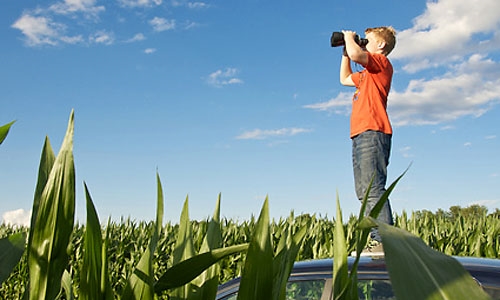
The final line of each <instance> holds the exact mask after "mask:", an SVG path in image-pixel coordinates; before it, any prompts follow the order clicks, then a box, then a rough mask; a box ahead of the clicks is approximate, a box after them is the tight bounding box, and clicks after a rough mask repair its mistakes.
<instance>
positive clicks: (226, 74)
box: [207, 68, 243, 87]
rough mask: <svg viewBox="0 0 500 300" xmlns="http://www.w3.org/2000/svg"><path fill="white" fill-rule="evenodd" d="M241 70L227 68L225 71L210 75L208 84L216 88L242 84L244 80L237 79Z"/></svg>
mask: <svg viewBox="0 0 500 300" xmlns="http://www.w3.org/2000/svg"><path fill="white" fill-rule="evenodd" d="M238 73H239V70H238V69H236V68H226V69H225V70H217V71H215V72H213V73H212V74H210V75H208V78H207V83H208V84H209V85H212V86H215V87H222V86H225V85H232V84H242V83H243V80H241V79H240V78H238V77H236V75H237V74H238Z"/></svg>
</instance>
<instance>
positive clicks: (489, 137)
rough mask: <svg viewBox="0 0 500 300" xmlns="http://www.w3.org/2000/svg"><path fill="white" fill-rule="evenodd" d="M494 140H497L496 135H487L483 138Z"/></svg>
mask: <svg viewBox="0 0 500 300" xmlns="http://www.w3.org/2000/svg"><path fill="white" fill-rule="evenodd" d="M496 138H497V136H496V135H487V136H485V137H484V139H485V140H494V139H496Z"/></svg>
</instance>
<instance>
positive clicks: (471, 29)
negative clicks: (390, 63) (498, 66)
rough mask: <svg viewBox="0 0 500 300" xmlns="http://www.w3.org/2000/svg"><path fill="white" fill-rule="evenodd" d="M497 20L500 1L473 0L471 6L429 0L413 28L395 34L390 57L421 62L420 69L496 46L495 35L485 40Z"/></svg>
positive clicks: (450, 0)
mask: <svg viewBox="0 0 500 300" xmlns="http://www.w3.org/2000/svg"><path fill="white" fill-rule="evenodd" d="M443 12H446V13H443ZM498 20H500V2H498V1H496V0H484V1H476V2H474V4H473V5H471V3H470V2H469V1H466V0H457V1H455V0H439V1H428V2H427V7H426V10H425V12H424V13H423V14H422V15H420V16H418V17H416V18H415V19H414V20H413V27H411V28H408V29H405V30H402V31H400V32H399V33H398V35H397V39H398V43H397V46H396V48H395V49H394V52H393V53H392V54H391V57H392V58H394V59H403V60H408V61H411V62H412V63H413V64H418V62H422V64H423V65H422V68H426V67H429V66H435V65H447V64H449V62H450V61H453V60H457V59H459V58H460V57H462V56H464V55H468V54H470V53H475V52H477V51H478V50H480V51H485V50H488V49H491V47H486V46H487V45H490V44H492V43H493V44H496V47H497V48H498V45H499V44H498V42H500V40H499V39H498V36H497V35H493V36H489V37H488V38H486V39H485V36H488V34H495V33H497V32H498V31H499V29H500V23H499V21H498ZM477 35H481V37H478V36H477ZM478 39H479V40H478ZM416 69H418V68H416Z"/></svg>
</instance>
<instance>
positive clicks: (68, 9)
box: [49, 0, 106, 17]
mask: <svg viewBox="0 0 500 300" xmlns="http://www.w3.org/2000/svg"><path fill="white" fill-rule="evenodd" d="M95 4H96V0H65V1H64V2H59V3H56V4H53V5H51V6H50V7H49V10H51V11H53V12H54V13H57V14H62V15H68V14H73V13H79V12H81V13H84V14H85V15H87V16H88V17H97V15H98V14H99V13H100V12H103V11H105V10H106V9H105V7H104V6H96V5H95Z"/></svg>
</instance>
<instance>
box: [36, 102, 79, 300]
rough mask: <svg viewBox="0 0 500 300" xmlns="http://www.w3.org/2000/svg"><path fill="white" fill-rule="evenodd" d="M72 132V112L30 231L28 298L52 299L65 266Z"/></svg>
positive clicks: (71, 185) (72, 201)
mask: <svg viewBox="0 0 500 300" xmlns="http://www.w3.org/2000/svg"><path fill="white" fill-rule="evenodd" d="M73 131H74V113H73V111H72V112H71V115H70V119H69V123H68V129H67V131H66V135H65V137H64V140H63V143H62V146H61V150H60V152H59V154H58V156H57V158H56V160H55V162H54V166H53V167H52V169H51V171H50V174H49V176H48V179H47V183H46V185H45V187H44V189H43V191H42V193H41V195H40V203H39V207H38V211H37V213H36V216H35V222H34V226H33V227H31V228H30V235H31V236H32V239H31V245H30V248H29V249H28V250H29V252H28V268H29V279H30V283H29V297H30V299H47V300H50V299H55V298H56V297H57V295H58V294H59V292H60V289H61V278H62V275H63V272H64V270H65V269H66V267H67V265H68V261H69V256H68V248H69V245H70V237H71V234H72V231H73V223H74V214H75V167H74V159H73Z"/></svg>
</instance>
